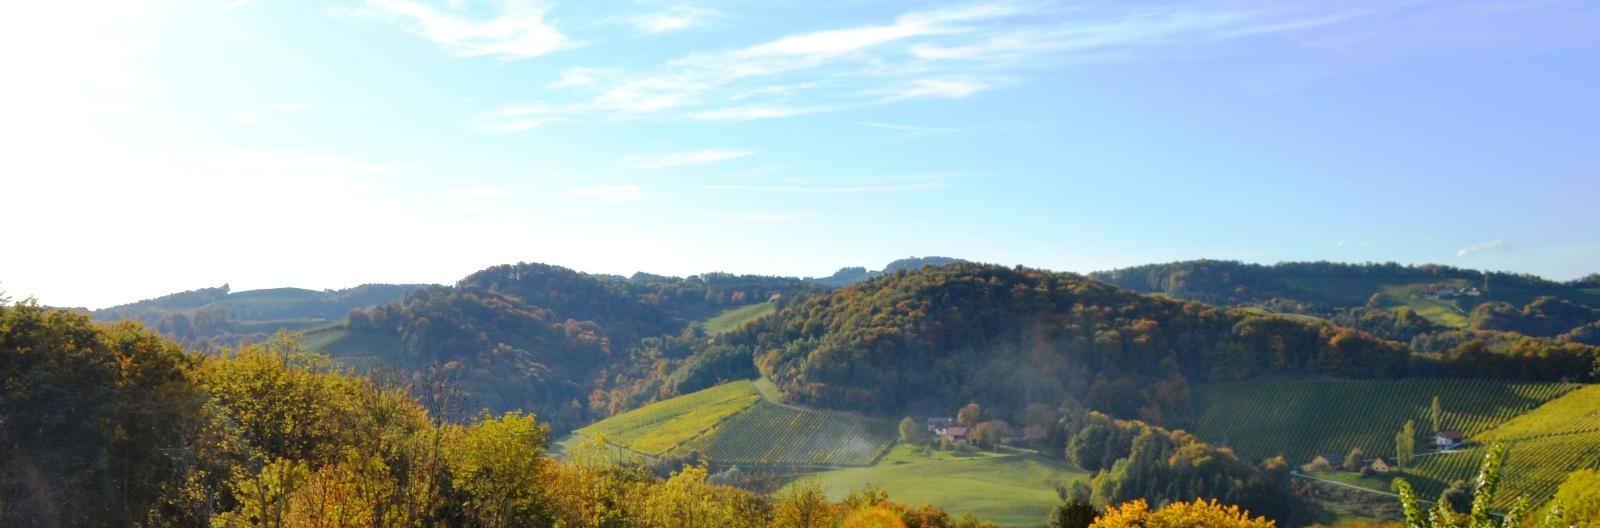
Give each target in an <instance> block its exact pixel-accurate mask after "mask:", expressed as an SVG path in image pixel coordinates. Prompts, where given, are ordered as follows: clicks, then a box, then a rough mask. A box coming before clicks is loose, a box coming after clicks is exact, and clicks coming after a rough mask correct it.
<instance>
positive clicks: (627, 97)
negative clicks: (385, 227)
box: [374, 0, 1365, 130]
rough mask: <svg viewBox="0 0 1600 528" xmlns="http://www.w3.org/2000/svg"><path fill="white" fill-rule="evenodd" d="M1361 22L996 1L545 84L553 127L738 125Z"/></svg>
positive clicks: (1340, 14) (650, 19)
mask: <svg viewBox="0 0 1600 528" xmlns="http://www.w3.org/2000/svg"><path fill="white" fill-rule="evenodd" d="M374 1H376V0H374ZM384 1H388V2H397V1H403V0H384ZM701 9H702V8H695V7H688V6H684V5H678V6H674V7H672V8H669V9H666V10H663V11H660V12H656V13H649V14H644V15H637V16H635V17H632V18H630V19H629V21H630V22H633V23H635V24H636V25H638V26H639V28H640V29H641V30H643V31H646V32H652V31H655V30H661V31H670V30H673V29H681V28H683V27H693V26H694V25H696V24H698V23H699V22H700V21H701V20H702V19H703V18H704V16H715V15H707V12H705V11H702V10H701ZM1364 13H1365V12H1364V11H1360V10H1354V9H1352V10H1332V9H1322V10H1312V9H1310V8H1303V7H1297V6H1290V5H1274V4H1265V5H1260V6H1240V5H1233V4H1213V5H1187V4H1185V5H1176V6H1162V7H1148V6H1146V7H1138V8H1133V7H1127V6H1123V5H1122V4H1117V3H1109V4H1100V5H1095V6H1089V7H1084V6H1052V5H1039V4H1024V3H1021V2H1013V1H1009V0H991V1H988V2H980V3H974V4H968V5H966V6H964V7H955V8H936V9H928V10H916V11H909V12H905V13H902V14H900V15H899V16H896V17H894V18H893V19H891V20H889V21H887V22H879V23H865V24H862V23H857V24H850V25H842V26H841V27H835V28H831V29H821V30H817V31H810V32H802V33H795V34H790V35H785V36H780V37H777V38H773V39H770V40H767V41H764V42H757V43H753V44H751V45H748V46H744V47H734V48H730V49H723V50H714V51H695V52H691V53H687V54H684V55H680V56H677V57H676V58H671V59H667V60H664V61H662V62H660V63H658V64H656V65H654V66H646V67H643V68H637V67H603V66H599V67H597V66H598V65H586V66H582V67H572V68H568V69H566V70H564V71H562V72H560V73H559V74H558V78H557V79H556V80H554V81H553V82H551V83H550V85H549V87H550V88H551V89H552V90H553V91H552V92H549V93H547V95H546V97H548V99H546V100H545V101H542V102H541V103H542V104H544V105H547V107H548V109H547V111H546V112H545V113H544V115H545V116H562V117H565V118H569V119H573V120H582V119H604V120H618V119H645V118H648V119H658V120H660V119H665V120H681V119H689V120H701V121H742V120H754V119H776V118H786V117H793V116H798V115H803V114H811V113H818V112H840V111H848V110H854V109H860V108H865V107H870V106H876V105H884V104H896V103H901V102H907V101H913V100H940V99H944V100H951V99H962V98H967V97H973V96H978V95H981V94H984V93H985V92H988V91H991V90H995V89H999V88H1001V87H1003V86H1007V85H1010V84H1013V83H1020V82H1026V78H1027V75H1028V74H1029V73H1030V72H1033V71H1036V70H1037V69H1038V68H1040V67H1041V65H1046V64H1050V63H1051V62H1052V61H1056V62H1059V61H1061V60H1064V59H1069V58H1071V57H1073V56H1082V57H1094V58H1096V59H1097V60H1108V59H1106V58H1107V57H1111V58H1114V60H1142V59H1144V58H1146V57H1145V56H1144V55H1141V53H1137V52H1142V51H1147V50H1158V49H1163V48H1166V49H1177V48H1182V49H1189V48H1192V47H1195V46H1199V45H1204V44H1210V43H1219V42H1223V41H1228V40H1235V39H1244V38H1250V37H1254V36H1262V35H1289V34H1291V33H1293V34H1300V33H1304V32H1308V31H1311V30H1315V29H1318V28H1323V27H1327V26H1333V25H1336V24H1340V23H1344V22H1346V21H1348V20H1351V19H1353V18H1357V17H1359V16H1361V15H1362V14H1364ZM1276 40H1278V41H1279V42H1283V40H1282V39H1276ZM491 117H492V116H491ZM519 119H522V120H524V123H525V124H526V120H528V119H533V118H530V117H528V116H521V117H520V118H519ZM505 120H510V119H505ZM500 128H502V129H507V130H511V129H518V128H521V129H526V127H518V126H504V127H500Z"/></svg>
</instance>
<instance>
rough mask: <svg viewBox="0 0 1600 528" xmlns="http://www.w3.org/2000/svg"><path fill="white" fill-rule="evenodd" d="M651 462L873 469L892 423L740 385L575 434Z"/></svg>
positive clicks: (752, 385)
mask: <svg viewBox="0 0 1600 528" xmlns="http://www.w3.org/2000/svg"><path fill="white" fill-rule="evenodd" d="M574 434H575V435H579V436H584V437H588V438H594V439H600V440H603V441H604V442H606V443H608V444H611V445H614V446H618V447H623V448H626V449H629V450H632V451H634V452H637V453H639V454H642V455H647V456H651V457H663V456H676V457H691V458H692V457H693V456H692V455H704V456H705V457H706V458H707V459H709V460H710V461H711V462H712V463H714V464H718V465H741V466H746V467H749V466H757V467H778V466H782V467H789V468H794V467H839V466H865V465H868V464H871V463H872V462H873V461H874V460H876V459H877V458H878V456H879V455H881V454H882V453H883V451H884V450H885V449H887V448H888V447H889V446H890V445H891V444H892V443H893V442H894V439H895V435H896V432H895V427H894V424H892V423H889V422H888V421H884V420H875V419H871V418H864V417H860V416H853V415H846V414H840V413H829V412H822V411H816V410H810V409H802V408H798V407H792V406H788V405H783V404H780V403H777V402H774V401H771V400H770V399H768V398H767V397H764V396H763V395H762V391H758V390H757V388H756V384H755V383H752V382H750V381H735V382H732V383H727V384H723V385H719V386H717V387H714V388H710V389H706V390H702V391H699V392H695V393H693V394H688V395H684V396H679V397H676V398H672V399H668V400H663V401H659V402H656V403H652V404H650V405H646V406H644V407H641V408H638V409H634V410H632V411H628V412H625V413H622V414H619V415H617V416H613V417H610V418H607V419H605V420H601V421H599V422H596V423H594V424H590V425H589V426H587V427H583V428H581V429H578V430H576V431H574Z"/></svg>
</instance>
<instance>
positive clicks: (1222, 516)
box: [1089, 499, 1277, 528]
mask: <svg viewBox="0 0 1600 528" xmlns="http://www.w3.org/2000/svg"><path fill="white" fill-rule="evenodd" d="M1089 526H1090V527H1092V528H1275V527H1276V526H1277V523H1274V522H1272V521H1271V520H1268V519H1267V518H1266V517H1255V518H1251V517H1250V512H1247V511H1244V510H1241V509H1239V507H1238V506H1225V505H1223V504H1221V503H1218V502H1217V501H1216V500H1215V499H1213V500H1211V501H1209V502H1207V501H1205V500H1202V499H1195V500H1194V502H1174V503H1172V504H1168V505H1167V506H1166V507H1165V508H1162V509H1160V510H1156V511H1153V512H1152V511H1150V507H1149V505H1148V504H1146V503H1145V501H1144V499H1137V500H1133V501H1130V502H1125V503H1122V504H1120V505H1118V506H1115V507H1112V508H1111V509H1109V510H1106V513H1105V515H1101V516H1100V518H1099V519H1096V520H1095V521H1094V524H1091V525H1089Z"/></svg>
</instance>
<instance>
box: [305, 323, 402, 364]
mask: <svg viewBox="0 0 1600 528" xmlns="http://www.w3.org/2000/svg"><path fill="white" fill-rule="evenodd" d="M300 343H301V344H302V345H304V346H305V347H306V350H308V351H311V352H321V353H324V354H327V355H328V356H329V357H332V358H333V360H334V361H336V362H338V363H340V364H342V365H346V366H350V367H355V368H357V369H368V368H372V367H378V366H383V365H385V364H391V365H392V364H394V363H396V362H397V361H398V359H399V356H400V338H399V337H396V336H395V335H394V334H390V333H386V332H352V331H349V330H346V329H344V327H342V326H325V327H322V328H316V329H312V330H307V331H306V332H305V333H303V334H300Z"/></svg>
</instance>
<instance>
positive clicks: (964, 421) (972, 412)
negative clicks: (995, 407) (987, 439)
mask: <svg viewBox="0 0 1600 528" xmlns="http://www.w3.org/2000/svg"><path fill="white" fill-rule="evenodd" d="M982 412H983V408H981V407H978V403H977V402H972V403H968V404H966V405H965V406H963V407H961V410H959V411H956V423H959V424H961V426H962V427H974V426H976V425H977V424H978V417H979V416H980V415H981V414H982Z"/></svg>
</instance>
